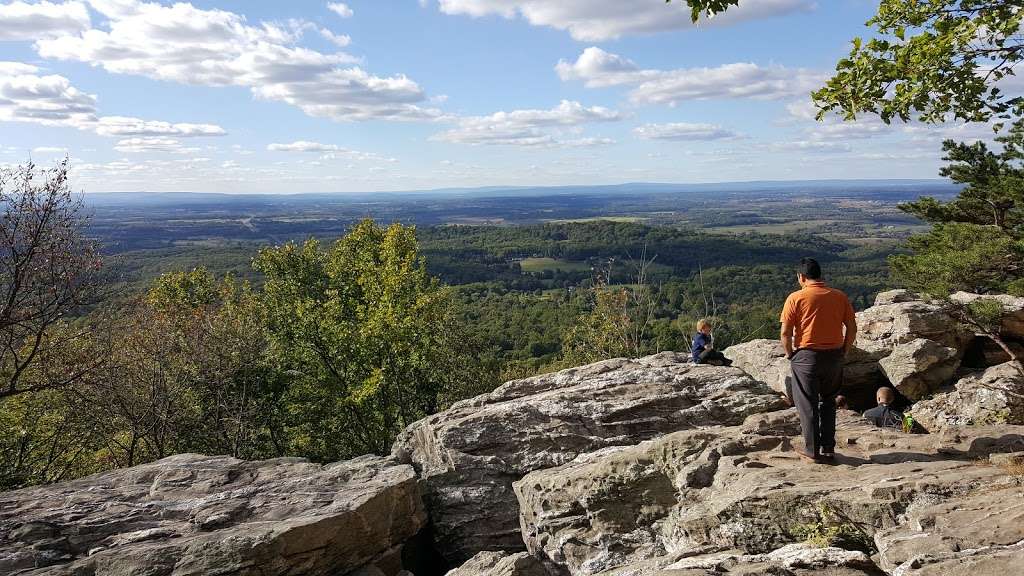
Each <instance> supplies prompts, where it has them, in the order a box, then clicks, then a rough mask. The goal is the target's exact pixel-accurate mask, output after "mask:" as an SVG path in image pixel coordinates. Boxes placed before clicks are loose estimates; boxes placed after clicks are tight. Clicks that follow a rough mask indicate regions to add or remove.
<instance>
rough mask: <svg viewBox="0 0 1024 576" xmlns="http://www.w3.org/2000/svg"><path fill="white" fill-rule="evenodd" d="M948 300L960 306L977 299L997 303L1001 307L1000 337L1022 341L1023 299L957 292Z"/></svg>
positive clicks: (1001, 295)
mask: <svg viewBox="0 0 1024 576" xmlns="http://www.w3.org/2000/svg"><path fill="white" fill-rule="evenodd" d="M949 298H950V300H952V301H954V302H957V303H960V304H970V303H971V302H975V301H977V300H979V299H982V300H991V301H995V302H999V304H1000V305H1001V306H1002V307H1003V324H1002V330H1001V332H1002V335H1003V336H1005V337H1010V338H1022V339H1024V298H1022V297H1020V296H1010V295H1008V294H985V295H979V294H972V293H970V292H957V293H956V294H953V295H952V296H950V297H949Z"/></svg>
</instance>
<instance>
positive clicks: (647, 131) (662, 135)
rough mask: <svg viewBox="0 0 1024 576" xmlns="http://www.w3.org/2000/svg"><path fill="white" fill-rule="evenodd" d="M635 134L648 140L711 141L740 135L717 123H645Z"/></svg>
mask: <svg viewBox="0 0 1024 576" xmlns="http://www.w3.org/2000/svg"><path fill="white" fill-rule="evenodd" d="M633 134H635V135H637V136H638V137H640V138H644V139H647V140H681V141H710V140H728V139H732V138H738V137H739V136H740V135H739V134H738V133H736V132H733V131H732V130H728V129H726V128H723V127H721V126H719V125H717V124H690V123H686V122H671V123H668V124H644V125H643V126H638V127H637V128H634V129H633Z"/></svg>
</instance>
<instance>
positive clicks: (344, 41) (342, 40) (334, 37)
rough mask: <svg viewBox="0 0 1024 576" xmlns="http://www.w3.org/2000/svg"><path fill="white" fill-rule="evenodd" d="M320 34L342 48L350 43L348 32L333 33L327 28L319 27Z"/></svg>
mask: <svg viewBox="0 0 1024 576" xmlns="http://www.w3.org/2000/svg"><path fill="white" fill-rule="evenodd" d="M320 35H321V36H323V37H324V38H325V39H326V40H327V41H328V42H330V43H331V44H334V45H335V46H337V47H339V48H344V47H346V46H348V45H349V44H351V43H352V37H351V36H349V35H348V34H335V33H334V32H331V31H330V30H328V29H327V28H321V29H320Z"/></svg>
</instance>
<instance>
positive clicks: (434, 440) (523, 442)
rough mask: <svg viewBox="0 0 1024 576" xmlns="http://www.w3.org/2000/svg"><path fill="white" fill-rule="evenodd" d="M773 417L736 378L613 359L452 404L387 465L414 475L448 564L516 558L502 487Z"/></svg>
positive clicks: (759, 396) (763, 390)
mask: <svg viewBox="0 0 1024 576" xmlns="http://www.w3.org/2000/svg"><path fill="white" fill-rule="evenodd" d="M782 406H783V404H782V401H781V399H780V398H779V396H778V395H777V394H775V393H774V392H773V391H772V390H771V389H769V388H768V387H767V386H765V385H764V384H762V383H760V382H757V381H755V380H754V379H753V378H751V377H750V376H749V375H747V374H746V373H744V372H743V371H742V370H740V369H738V368H728V367H718V366H706V365H696V364H691V363H689V362H688V361H687V356H686V355H683V354H676V353H663V354H658V355H655V356H649V357H646V358H641V359H638V360H628V359H623V358H619V359H615V360H607V361H604V362H598V363H596V364H591V365H589V366H583V367H580V368H573V369H570V370H563V371H561V372H555V373H552V374H545V375H542V376H536V377H533V378H526V379H523V380H515V381H512V382H509V383H507V384H504V385H502V386H500V387H499V388H497V389H496V390H495V391H494V392H492V393H490V394H485V395H483V396H478V397H476V398H473V399H470V400H466V401H463V402H459V403H456V404H455V405H454V406H452V407H451V408H450V409H448V410H446V411H444V412H441V413H438V414H435V415H433V416H430V417H428V418H425V419H423V420H421V421H419V422H416V423H414V424H412V425H411V426H409V427H408V428H407V429H406V430H405V431H403V432H402V433H401V434H400V435H399V438H398V440H397V441H396V442H395V446H394V449H393V453H394V455H395V456H396V457H398V458H399V459H400V460H401V461H403V462H409V463H412V464H413V465H414V466H415V467H416V468H417V470H418V472H419V474H420V477H421V486H422V488H423V492H424V497H425V499H426V502H427V507H428V510H429V513H430V515H431V520H432V524H433V528H434V534H435V540H436V543H437V546H438V549H439V550H440V551H441V552H442V553H443V554H444V555H445V556H446V557H447V558H448V559H449V560H451V561H453V562H454V563H458V562H461V561H465V560H467V559H468V558H469V557H470V556H473V555H474V554H476V553H477V552H481V551H509V552H515V551H521V550H523V549H524V545H523V541H522V536H521V534H520V532H519V519H518V512H519V510H518V507H517V503H516V496H515V493H514V492H513V491H512V482H514V481H516V480H518V479H519V478H521V477H522V476H523V475H525V474H527V473H529V472H531V471H534V470H541V469H544V468H551V467H554V466H561V465H562V464H565V463H567V462H571V461H572V460H573V459H574V458H576V457H577V456H579V455H581V454H586V453H589V452H593V451H595V450H600V449H604V448H608V447H612V446H627V445H632V444H636V443H638V442H641V441H644V440H647V439H649V438H653V437H656V436H659V435H662V434H666V433H669V432H674V431H677V430H682V429H692V428H697V427H701V426H709V425H716V424H738V423H740V422H742V421H743V419H744V418H745V417H746V416H748V415H750V414H755V413H758V412H765V411H769V410H775V409H778V408H781V407H782Z"/></svg>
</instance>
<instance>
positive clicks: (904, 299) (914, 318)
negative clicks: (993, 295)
mask: <svg viewBox="0 0 1024 576" xmlns="http://www.w3.org/2000/svg"><path fill="white" fill-rule="evenodd" d="M911 297H912V295H911V294H910V293H906V292H899V293H898V294H890V293H883V294H880V295H879V297H878V299H877V300H876V304H875V305H874V306H872V307H870V308H867V309H865V310H862V311H861V312H858V313H857V328H858V330H857V340H856V342H855V344H854V347H853V349H852V350H851V351H850V353H849V354H848V355H847V357H846V370H845V388H846V393H847V395H848V396H850V397H851V399H852V400H853V401H854V404H855V405H861V404H864V403H871V402H872V399H873V397H874V393H875V390H876V389H877V388H878V387H879V386H883V385H885V384H887V383H889V378H888V377H887V376H886V371H885V370H884V369H883V364H881V363H880V362H881V361H882V360H883V359H885V358H887V357H888V356H890V355H891V354H893V352H894V351H897V350H900V351H901V356H902V358H901V356H898V357H897V359H893V360H892V361H890V362H889V363H888V364H889V369H890V370H891V371H892V372H893V374H894V376H896V378H897V380H898V381H906V382H908V385H907V386H906V387H907V388H908V389H913V388H916V387H918V386H919V385H920V382H921V381H923V382H926V383H927V386H928V387H933V386H935V385H938V384H933V382H934V381H935V380H937V379H941V378H938V376H942V375H944V374H945V373H946V371H947V370H948V369H949V368H950V367H952V369H953V370H954V371H955V370H956V368H957V367H958V366H959V362H960V359H961V358H962V357H963V352H964V350H965V349H966V346H967V344H968V343H969V342H970V341H971V340H972V338H973V335H972V334H971V333H970V331H968V330H967V329H966V328H964V327H963V325H962V324H961V323H960V322H958V321H957V320H956V319H955V318H954V317H953V316H952V315H950V314H949V313H948V312H947V310H946V308H944V307H943V306H942V305H940V304H938V303H934V302H926V301H922V300H912V299H910V298H911ZM918 340H927V341H931V342H933V343H934V347H935V348H936V349H938V348H946V349H951V350H954V351H955V352H956V355H955V358H953V359H949V360H942V361H940V362H938V364H940V365H941V366H938V365H935V364H930V363H925V364H924V366H923V368H924V372H925V373H924V374H917V373H914V372H912V371H911V370H909V369H910V368H911V367H912V366H916V365H917V362H916V361H913V359H912V356H913V355H914V353H915V352H914V351H915V350H919V347H920V346H921V344H920V343H918V344H916V345H911V346H909V347H905V345H909V344H911V343H913V342H915V341H918ZM908 357H909V358H908ZM927 372H931V373H930V374H929V373H927ZM951 375H952V373H950V376H951Z"/></svg>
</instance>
